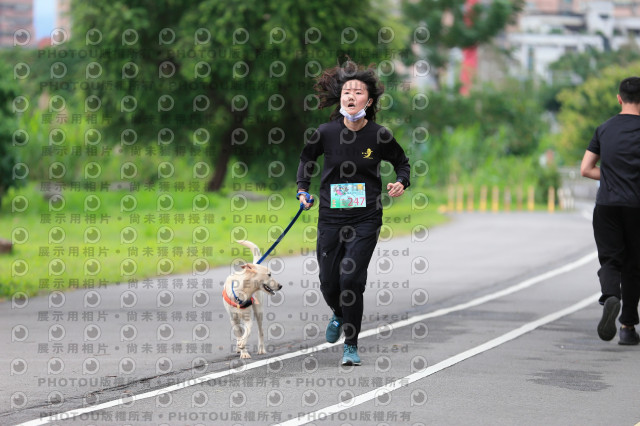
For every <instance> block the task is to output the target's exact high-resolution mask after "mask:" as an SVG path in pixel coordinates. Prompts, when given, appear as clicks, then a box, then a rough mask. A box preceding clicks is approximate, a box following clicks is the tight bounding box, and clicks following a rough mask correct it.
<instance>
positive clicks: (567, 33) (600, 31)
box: [501, 1, 640, 82]
mask: <svg viewBox="0 0 640 426" xmlns="http://www.w3.org/2000/svg"><path fill="white" fill-rule="evenodd" d="M574 3H576V2H574ZM574 3H572V6H573V7H572V8H568V7H566V4H565V3H557V4H556V6H558V7H560V6H562V5H565V7H564V9H558V10H557V11H556V12H555V13H551V12H548V11H545V12H541V11H540V10H539V9H536V8H534V7H531V4H529V5H528V7H527V8H526V9H525V12H523V14H522V15H521V16H520V18H519V21H518V25H517V27H516V28H515V29H513V30H511V31H508V32H507V34H506V37H505V38H504V39H503V40H502V43H501V44H502V45H503V47H505V48H506V49H509V50H510V51H511V56H512V58H513V60H514V62H515V64H513V67H511V73H512V74H515V75H521V74H522V73H526V74H527V75H533V76H534V77H537V78H541V79H544V80H546V81H549V82H550V81H551V80H552V78H553V75H552V73H551V72H550V71H549V65H550V64H551V63H553V62H555V61H557V60H558V59H560V58H561V57H562V56H563V55H565V54H566V53H570V52H584V51H586V50H587V49H588V48H593V49H597V50H599V51H603V50H614V51H615V50H618V49H619V48H620V47H621V46H624V45H627V44H629V43H636V44H640V43H638V42H640V17H638V16H633V14H635V10H636V9H635V8H636V4H635V2H626V3H624V4H623V6H626V7H625V8H622V9H620V4H619V3H618V2H616V3H613V2H603V1H591V2H580V3H579V4H577V5H576V4H574ZM547 6H548V5H546V4H545V7H547ZM576 8H579V9H581V11H578V12H576V11H575V10H576ZM547 10H548V8H547ZM621 11H622V12H621Z"/></svg>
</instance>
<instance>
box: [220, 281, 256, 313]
mask: <svg viewBox="0 0 640 426" xmlns="http://www.w3.org/2000/svg"><path fill="white" fill-rule="evenodd" d="M233 284H235V281H234V282H232V284H231V291H232V292H233V298H234V299H235V302H234V301H233V300H231V298H230V297H229V295H228V294H227V292H226V291H224V288H223V289H222V298H223V299H224V301H225V302H227V303H228V304H230V305H231V306H235V307H236V308H238V309H246V308H248V307H249V306H251V305H253V302H254V300H253V297H252V298H251V299H250V300H244V301H243V300H242V299H240V298H239V297H238V296H236V292H235V291H233Z"/></svg>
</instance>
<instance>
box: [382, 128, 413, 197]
mask: <svg viewBox="0 0 640 426" xmlns="http://www.w3.org/2000/svg"><path fill="white" fill-rule="evenodd" d="M385 130H386V129H385ZM379 140H381V141H383V146H384V149H383V151H382V152H383V156H382V159H383V160H385V161H388V162H390V163H391V164H392V165H393V169H394V170H395V172H396V181H397V182H402V184H403V185H404V188H405V189H407V188H408V187H409V185H411V179H410V178H411V165H410V164H409V158H408V157H407V156H406V155H405V153H404V150H403V149H402V147H401V146H400V144H399V143H398V142H397V141H396V139H395V138H394V137H393V135H392V134H391V132H389V131H388V130H387V131H386V134H384V135H382V137H381V138H379Z"/></svg>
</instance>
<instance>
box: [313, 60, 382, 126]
mask: <svg viewBox="0 0 640 426" xmlns="http://www.w3.org/2000/svg"><path fill="white" fill-rule="evenodd" d="M350 80H360V81H362V82H363V83H364V84H366V85H367V91H368V92H369V98H371V99H372V100H373V102H372V103H371V106H370V107H368V108H367V109H366V114H367V115H366V118H367V120H371V121H375V120H376V113H377V112H378V110H379V109H380V107H379V106H378V99H379V98H380V96H382V94H383V93H384V85H383V84H382V83H381V82H380V80H379V79H378V75H377V74H376V70H375V65H374V64H371V65H369V66H368V67H367V68H365V67H363V66H362V65H358V64H356V63H355V62H353V61H351V60H348V61H346V62H345V63H344V64H343V65H342V66H335V67H333V68H329V69H326V70H324V71H323V72H322V74H321V75H320V77H318V81H317V82H316V84H315V85H314V86H313V87H314V89H315V90H316V93H317V94H318V98H320V105H319V107H320V108H326V107H330V106H332V105H335V104H337V105H336V107H335V108H334V110H333V111H332V112H331V116H330V117H329V119H330V120H335V119H336V118H339V117H341V116H342V114H340V94H341V92H342V86H343V85H344V84H345V83H346V82H347V81H350Z"/></svg>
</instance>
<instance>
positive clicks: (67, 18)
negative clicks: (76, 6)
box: [56, 0, 71, 37]
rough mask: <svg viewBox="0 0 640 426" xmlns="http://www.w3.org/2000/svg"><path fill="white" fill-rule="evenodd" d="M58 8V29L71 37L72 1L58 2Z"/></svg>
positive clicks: (58, 0) (60, 0) (63, 0)
mask: <svg viewBox="0 0 640 426" xmlns="http://www.w3.org/2000/svg"><path fill="white" fill-rule="evenodd" d="M56 6H57V8H56V28H60V29H62V30H64V31H65V32H66V33H67V36H69V37H71V0H57V4H56Z"/></svg>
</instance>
